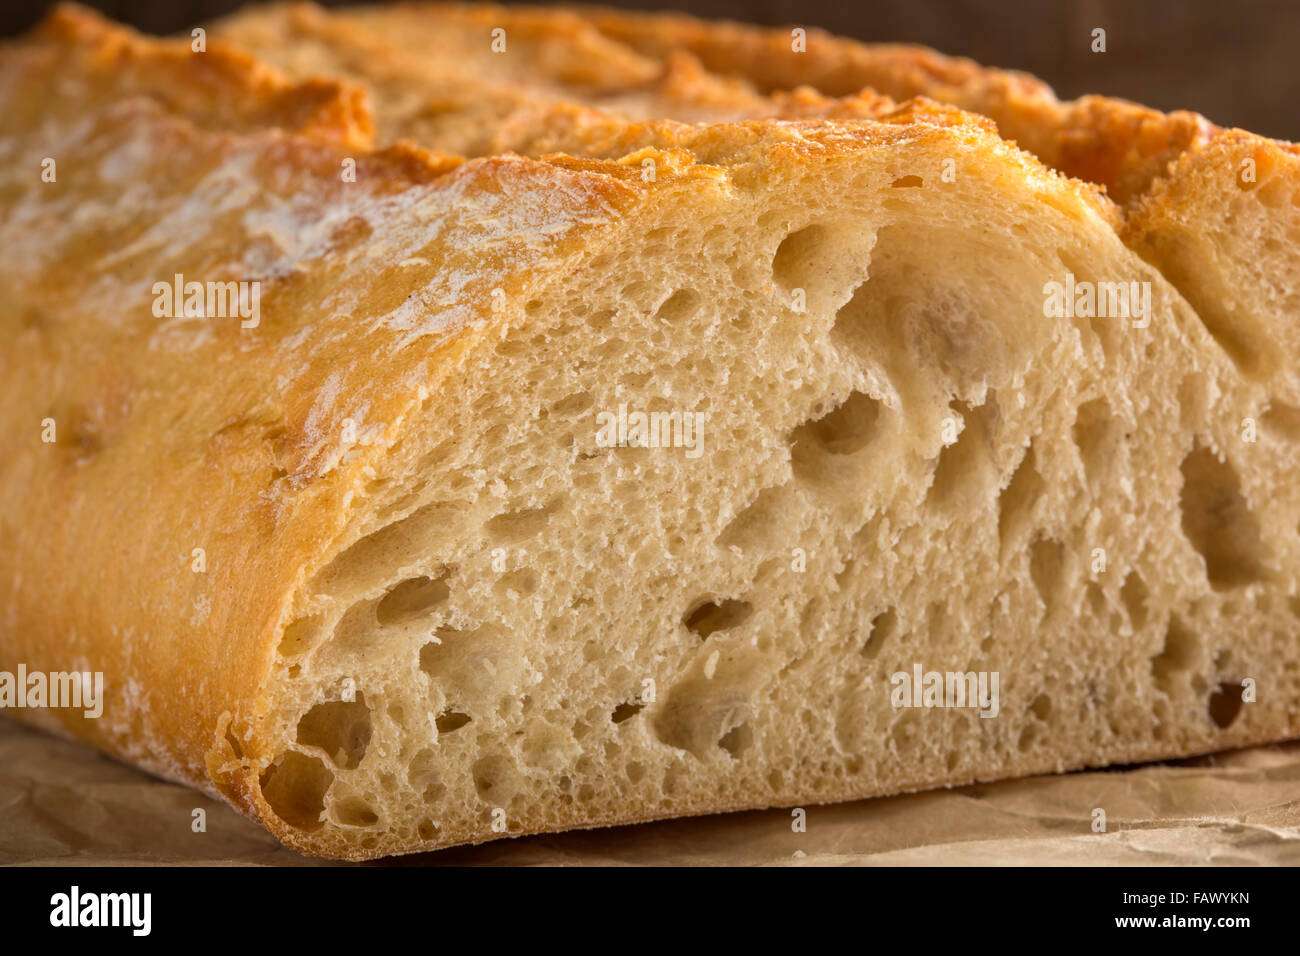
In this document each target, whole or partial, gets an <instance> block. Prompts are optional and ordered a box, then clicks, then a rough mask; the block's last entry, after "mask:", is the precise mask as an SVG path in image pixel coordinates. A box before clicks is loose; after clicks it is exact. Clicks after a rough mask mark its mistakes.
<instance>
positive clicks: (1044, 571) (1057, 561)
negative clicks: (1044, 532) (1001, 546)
mask: <svg viewBox="0 0 1300 956" xmlns="http://www.w3.org/2000/svg"><path fill="white" fill-rule="evenodd" d="M1064 572H1065V545H1063V544H1062V543H1061V542H1059V541H1057V540H1056V539H1055V538H1048V537H1040V538H1038V539H1036V540H1035V541H1034V544H1033V546H1032V547H1031V548H1030V549H1029V575H1030V577H1031V578H1033V581H1034V587H1035V588H1036V589H1037V591H1038V596H1039V597H1040V598H1041V599H1042V601H1043V606H1044V607H1046V608H1047V609H1048V610H1049V611H1050V610H1051V609H1052V608H1053V607H1054V606H1055V605H1056V603H1057V598H1058V596H1059V594H1060V589H1061V581H1062V579H1063V577H1064Z"/></svg>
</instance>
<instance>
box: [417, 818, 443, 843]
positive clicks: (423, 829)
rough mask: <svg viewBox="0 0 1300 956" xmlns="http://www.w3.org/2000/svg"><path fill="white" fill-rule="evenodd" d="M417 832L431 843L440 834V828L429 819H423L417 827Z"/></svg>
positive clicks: (425, 840) (426, 841)
mask: <svg viewBox="0 0 1300 956" xmlns="http://www.w3.org/2000/svg"><path fill="white" fill-rule="evenodd" d="M415 833H416V835H417V836H419V838H420V839H421V840H423V841H424V842H425V843H429V842H431V841H432V840H433V838H434V837H436V836H437V835H438V828H437V827H436V826H434V825H433V823H432V822H430V821H429V820H421V821H420V823H419V825H418V826H417V827H416V828H415Z"/></svg>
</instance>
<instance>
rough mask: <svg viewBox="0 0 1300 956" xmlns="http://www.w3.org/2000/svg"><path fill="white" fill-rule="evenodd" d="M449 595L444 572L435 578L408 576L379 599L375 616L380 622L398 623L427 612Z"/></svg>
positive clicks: (386, 623) (449, 591) (387, 623)
mask: <svg viewBox="0 0 1300 956" xmlns="http://www.w3.org/2000/svg"><path fill="white" fill-rule="evenodd" d="M450 596H451V589H450V588H449V587H448V586H447V574H446V572H444V573H443V574H442V576H440V577H436V578H429V577H419V578H409V579H408V580H406V581H403V582H402V583H401V584H399V585H397V586H396V587H395V588H393V589H392V590H391V591H389V592H388V593H387V594H385V595H384V596H383V598H382V599H380V601H379V604H378V605H377V606H376V607H375V616H376V617H377V618H378V619H379V623H380V624H385V625H389V624H400V623H402V622H405V621H409V620H410V619H411V618H414V617H420V616H421V615H424V614H427V613H428V612H429V611H430V610H432V609H433V608H435V607H437V606H438V605H439V604H441V603H442V602H444V601H446V600H447V598H449V597H450Z"/></svg>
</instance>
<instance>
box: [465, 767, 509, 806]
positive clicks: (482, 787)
mask: <svg viewBox="0 0 1300 956" xmlns="http://www.w3.org/2000/svg"><path fill="white" fill-rule="evenodd" d="M470 774H471V776H472V777H473V778H474V789H475V790H477V791H478V795H479V796H480V797H481V798H483V799H484V800H486V801H487V802H488V803H495V804H497V805H498V806H500V805H502V804H504V803H507V802H508V801H509V800H510V798H511V797H512V796H513V795H514V787H513V783H514V778H515V771H514V765H513V764H512V763H511V762H510V761H509V760H508V759H507V758H505V757H502V756H497V755H488V756H486V757H480V758H479V759H478V760H476V761H474V766H473V767H471V768H470Z"/></svg>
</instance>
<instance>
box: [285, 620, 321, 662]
mask: <svg viewBox="0 0 1300 956" xmlns="http://www.w3.org/2000/svg"><path fill="white" fill-rule="evenodd" d="M324 633H325V623H324V620H323V619H322V618H321V617H320V616H319V615H312V616H310V617H300V618H298V620H296V621H294V622H292V623H291V624H290V625H289V626H288V627H286V628H285V629H284V634H283V635H282V636H281V637H280V647H279V654H280V656H281V657H297V656H298V655H299V654H305V653H307V652H308V651H310V650H311V649H312V648H313V647H315V646H316V645H317V644H318V643H319V642H320V639H321V637H322V636H324Z"/></svg>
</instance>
